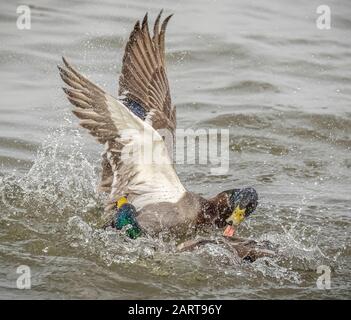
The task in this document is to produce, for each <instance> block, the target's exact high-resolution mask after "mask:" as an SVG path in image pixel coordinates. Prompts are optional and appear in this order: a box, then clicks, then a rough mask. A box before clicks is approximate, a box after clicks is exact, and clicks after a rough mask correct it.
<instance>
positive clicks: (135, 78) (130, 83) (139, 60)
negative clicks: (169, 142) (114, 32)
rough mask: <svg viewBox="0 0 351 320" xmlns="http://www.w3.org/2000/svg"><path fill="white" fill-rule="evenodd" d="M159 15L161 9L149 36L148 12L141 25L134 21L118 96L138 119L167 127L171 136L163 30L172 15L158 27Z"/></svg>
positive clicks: (171, 112)
mask: <svg viewBox="0 0 351 320" xmlns="http://www.w3.org/2000/svg"><path fill="white" fill-rule="evenodd" d="M161 14H162V11H161V12H160V14H159V15H158V17H157V18H156V21H155V25H154V30H153V36H152V37H151V35H150V32H149V27H148V16H147V14H146V15H145V17H144V19H143V21H142V23H141V25H140V22H139V21H137V22H136V24H135V26H134V29H133V31H132V32H131V34H130V36H129V40H128V43H127V45H126V49H125V53H124V57H123V65H122V73H121V76H120V78H119V96H120V97H123V99H124V100H123V103H124V104H125V105H126V106H127V107H128V108H129V109H130V110H131V111H133V112H134V113H135V114H136V115H138V116H139V117H140V118H141V119H143V120H145V119H148V120H149V121H150V123H151V125H152V126H153V128H154V129H156V130H158V129H166V130H169V131H170V133H171V134H172V135H173V131H174V130H175V127H176V114H175V108H174V107H173V108H172V103H171V95H170V90H169V84H168V79H167V75H166V65H165V31H166V27H167V24H168V21H169V19H170V18H171V16H172V15H170V16H168V17H167V18H166V19H165V20H164V21H163V22H162V24H161V26H160V19H161Z"/></svg>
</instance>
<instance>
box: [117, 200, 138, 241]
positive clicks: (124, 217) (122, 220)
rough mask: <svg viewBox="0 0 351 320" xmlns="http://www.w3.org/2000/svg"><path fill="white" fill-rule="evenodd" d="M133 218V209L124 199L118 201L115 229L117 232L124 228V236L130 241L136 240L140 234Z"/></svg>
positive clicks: (134, 214) (134, 211) (134, 212)
mask: <svg viewBox="0 0 351 320" xmlns="http://www.w3.org/2000/svg"><path fill="white" fill-rule="evenodd" d="M135 217H136V210H135V207H134V206H133V205H132V204H130V203H128V202H127V200H126V198H124V197H123V198H121V199H120V200H118V202H117V212H116V216H115V227H116V229H117V230H122V229H123V228H126V234H127V236H128V237H129V238H131V239H136V238H138V237H139V236H140V235H141V232H142V231H141V228H140V227H139V225H138V222H137V221H136V218H135Z"/></svg>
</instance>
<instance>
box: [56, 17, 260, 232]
mask: <svg viewBox="0 0 351 320" xmlns="http://www.w3.org/2000/svg"><path fill="white" fill-rule="evenodd" d="M161 13H162V11H161V12H160V14H159V15H158V17H157V18H156V21H155V24H154V27H153V35H151V34H150V32H149V27H148V17H147V14H146V15H145V17H144V19H143V21H142V23H141V24H140V22H139V21H137V22H136V24H135V26H134V29H133V31H132V32H131V34H130V37H129V40H128V42H127V45H126V48H125V53H124V57H123V65H122V72H121V76H120V78H119V92H118V98H114V97H113V96H111V95H109V94H108V93H106V92H105V91H104V90H103V89H102V88H100V87H99V86H97V85H96V84H94V83H92V82H91V81H90V80H88V79H87V78H86V77H85V76H83V75H82V74H81V73H80V72H78V71H77V70H76V69H75V68H74V67H72V66H71V65H70V64H69V63H68V62H67V61H66V60H65V59H64V58H63V62H64V66H63V67H60V66H59V67H58V68H59V71H60V75H61V78H62V80H63V81H64V82H65V83H66V84H67V85H68V87H67V88H63V90H64V92H65V93H66V94H67V98H68V100H69V101H70V102H71V103H72V104H73V105H74V108H73V113H74V114H75V115H76V116H77V117H78V118H79V119H80V125H81V126H82V127H84V128H86V129H88V130H89V132H90V133H91V134H92V135H93V136H94V137H96V139H97V140H98V141H99V142H100V143H101V144H104V145H105V151H104V153H103V154H102V178H101V183H100V188H99V190H100V191H101V192H107V193H109V198H108V201H107V204H106V207H105V214H104V221H106V222H108V223H109V224H111V223H112V221H113V216H114V209H115V208H116V204H118V207H119V208H121V207H122V208H123V206H125V205H126V202H127V201H126V198H125V197H127V198H128V205H129V206H130V208H132V210H131V211H130V212H129V211H128V210H127V211H126V212H127V218H128V219H129V220H130V219H131V220H132V221H133V222H135V223H136V225H138V226H140V228H141V229H143V230H145V231H146V232H148V233H151V234H154V233H157V232H159V231H161V230H164V229H168V230H171V231H172V230H179V229H182V228H183V230H184V228H186V229H189V228H192V227H197V226H201V225H213V226H217V227H223V226H225V225H226V224H239V223H240V222H241V221H242V220H243V219H244V218H245V217H247V216H248V215H250V214H251V213H252V212H253V211H254V210H255V209H256V206H257V193H256V191H255V190H254V189H253V188H243V189H232V190H228V191H225V192H221V193H219V194H218V195H217V196H215V197H214V198H211V199H205V198H203V197H201V196H200V195H197V194H195V193H193V192H189V191H187V190H186V189H185V188H184V186H183V185H182V183H181V182H180V180H179V178H178V175H177V173H176V171H175V169H174V166H173V165H172V162H171V160H170V159H171V156H170V154H171V153H172V152H171V153H170V152H169V150H168V149H167V145H166V142H165V140H164V139H163V136H164V133H165V132H168V133H170V134H171V135H173V133H174V131H175V128H176V110H175V107H174V106H173V105H172V102H171V95H170V90H169V84H168V79H167V75H166V64H165V30H166V26H167V24H168V21H169V19H170V18H171V16H168V17H167V18H166V19H165V20H163V21H162V22H161ZM126 208H127V207H126ZM128 212H129V213H128ZM128 214H129V216H128ZM128 219H127V220H128Z"/></svg>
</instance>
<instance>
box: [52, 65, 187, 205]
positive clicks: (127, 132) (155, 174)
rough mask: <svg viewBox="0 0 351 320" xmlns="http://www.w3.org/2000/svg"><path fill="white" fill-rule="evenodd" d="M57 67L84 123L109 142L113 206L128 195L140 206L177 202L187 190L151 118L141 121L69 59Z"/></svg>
mask: <svg viewBox="0 0 351 320" xmlns="http://www.w3.org/2000/svg"><path fill="white" fill-rule="evenodd" d="M63 62H64V64H65V67H60V66H59V67H58V68H59V70H60V75H61V78H62V80H63V81H64V82H65V83H66V84H67V85H68V86H69V88H64V89H63V90H64V92H65V93H66V95H67V98H68V100H69V101H70V102H71V103H72V104H73V105H74V106H75V107H74V109H73V113H74V114H75V115H76V116H77V117H78V118H79V119H80V125H81V126H82V127H84V128H86V129H88V130H89V132H90V134H92V135H93V136H94V137H96V138H97V140H98V141H99V142H100V143H103V144H105V147H106V152H105V157H104V162H107V164H108V165H109V166H110V167H111V170H112V173H113V176H112V177H110V179H112V188H111V192H110V197H109V203H108V204H107V206H106V211H109V209H111V207H112V206H113V204H114V203H115V201H116V200H117V199H118V198H119V197H121V196H123V195H127V196H128V199H129V200H130V202H132V203H133V204H134V205H135V206H136V208H137V210H140V209H142V208H143V207H144V206H146V205H147V204H151V203H158V202H164V201H166V202H177V201H178V200H179V199H180V198H181V197H182V196H183V195H184V193H185V188H184V187H183V185H182V184H181V182H180V180H179V178H178V176H177V174H176V172H175V170H174V168H173V166H172V164H171V161H170V158H169V155H168V152H167V150H166V146H165V143H164V141H163V139H162V137H161V136H160V135H159V134H158V132H157V131H155V130H154V129H153V128H152V126H151V125H150V122H149V120H148V119H146V121H142V120H141V119H140V118H139V117H137V116H135V115H134V114H133V113H132V112H130V111H129V110H128V109H127V108H126V107H125V105H124V104H122V103H121V102H120V101H118V100H117V99H115V98H114V97H112V96H111V95H109V94H107V93H106V92H104V90H102V89H101V88H100V87H98V86H97V85H95V84H93V83H92V82H91V81H89V80H88V79H87V78H86V77H84V76H83V75H81V74H80V73H79V72H78V71H77V70H76V69H74V68H73V67H72V66H71V65H70V64H69V63H68V62H67V61H66V60H65V59H63Z"/></svg>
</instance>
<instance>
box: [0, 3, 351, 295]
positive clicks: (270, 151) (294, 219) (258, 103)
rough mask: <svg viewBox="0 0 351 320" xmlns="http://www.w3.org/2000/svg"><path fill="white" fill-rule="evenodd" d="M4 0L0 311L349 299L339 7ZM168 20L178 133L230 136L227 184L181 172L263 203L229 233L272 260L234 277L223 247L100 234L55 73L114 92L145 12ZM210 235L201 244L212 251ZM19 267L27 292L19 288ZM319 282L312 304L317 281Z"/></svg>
mask: <svg viewBox="0 0 351 320" xmlns="http://www.w3.org/2000/svg"><path fill="white" fill-rule="evenodd" d="M25 3H27V4H29V5H30V6H31V9H32V28H31V30H18V29H17V28H16V18H17V15H16V8H17V5H18V4H23V2H21V3H17V2H16V1H5V0H1V2H0V6H1V10H0V75H1V77H0V79H1V86H0V97H1V98H0V101H1V104H0V298H11V299H12V298H99V299H101V298H127V299H128V298H218V299H239V298H253V299H256V298H264V299H270V298H293V299H299V298H307V299H309V298H317V299H321V298H342V299H347V298H348V299H349V298H351V283H350V275H351V272H350V263H351V258H350V257H351V248H350V227H351V219H350V214H351V213H350V210H351V198H350V194H351V156H350V155H351V153H350V151H351V72H350V70H351V49H350V39H351V4H350V2H349V1H348V0H343V1H329V5H330V7H331V14H332V15H331V29H330V30H320V29H318V28H317V27H316V18H317V13H316V8H317V7H318V5H320V3H319V2H318V1H308V2H306V1H293V2H292V1H287V0H286V1H281V0H280V1H278V0H276V1H230V0H222V1H219V0H218V1H209V0H206V1H200V0H198V1H195V0H194V1H178V2H177V1H161V0H160V1H145V0H144V1H141V0H132V1H116V0H103V1H87V0H85V1H67V0H64V1H58V0H51V1H44V0H39V1H34V0H33V1H30V0H29V1H25ZM161 8H164V9H165V12H166V13H167V14H168V13H175V15H174V17H173V18H172V20H171V22H170V24H169V29H168V34H167V43H166V45H167V55H166V58H167V64H168V74H169V79H170V84H171V89H172V97H173V102H174V103H175V104H176V106H177V118H178V127H180V128H228V129H229V130H230V170H229V173H228V174H227V175H225V176H213V175H210V174H209V173H210V166H209V165H208V166H206V165H191V166H190V165H188V166H185V165H183V166H182V165H178V168H177V170H178V173H179V175H180V178H181V180H182V182H183V183H184V184H185V185H186V187H187V188H188V189H189V190H191V191H195V192H198V193H201V194H203V195H205V196H210V195H213V194H215V193H217V192H219V191H221V190H226V189H229V188H233V187H238V186H246V185H252V186H254V187H255V188H256V189H257V190H258V192H259V195H260V205H259V207H258V209H257V211H256V214H255V215H253V217H252V219H250V221H248V222H247V223H246V224H245V225H244V226H243V227H242V228H241V229H240V230H239V231H238V232H239V234H240V235H241V236H244V237H250V238H253V239H258V240H267V239H268V240H270V241H271V242H273V243H274V244H275V245H277V246H278V248H279V251H280V253H281V255H280V256H279V258H274V259H271V258H266V259H261V260H257V261H256V262H254V263H253V264H243V263H238V261H237V260H236V259H235V257H233V256H232V254H231V252H230V251H228V250H226V248H223V247H221V246H220V245H214V244H208V245H206V246H204V247H203V248H201V249H199V250H197V251H195V252H191V253H190V252H185V253H177V252H176V251H175V244H176V241H175V240H174V241H173V240H172V241H169V240H167V241H166V240H164V239H163V235H161V236H160V238H159V239H151V238H139V239H137V240H135V241H132V240H129V239H126V238H125V237H123V236H122V235H119V234H117V233H116V232H113V231H103V230H101V229H99V228H98V225H99V221H100V220H99V215H100V214H101V212H102V210H103V201H104V198H103V196H101V195H98V194H97V193H96V191H95V189H96V185H97V182H98V177H99V170H100V164H99V155H100V152H101V151H102V147H101V146H99V145H97V144H96V143H95V141H94V139H92V138H91V137H90V136H89V135H88V134H87V133H86V132H85V131H83V130H81V129H78V126H77V121H76V119H75V118H74V117H73V115H72V114H71V113H70V105H69V103H68V102H67V100H66V99H65V98H64V95H63V93H62V90H61V89H60V88H61V86H62V82H61V81H60V79H59V76H58V72H57V69H56V65H57V64H58V63H60V57H61V55H65V56H67V57H68V58H69V59H70V61H72V62H73V63H74V64H75V65H76V66H77V67H79V69H80V70H82V72H83V73H85V74H86V75H88V76H89V77H90V78H91V79H93V80H94V81H96V82H97V83H98V84H100V85H101V86H103V87H104V88H106V90H108V91H109V92H111V93H112V94H116V93H117V79H118V76H119V71H120V68H121V58H122V55H123V49H124V45H125V43H126V40H127V37H128V34H129V32H130V30H131V28H132V26H133V24H134V22H135V20H136V19H140V18H142V16H143V15H144V13H145V12H146V11H148V12H149V14H150V16H151V18H154V17H155V16H156V14H157V13H158V11H159V9H161ZM220 234H221V231H214V233H213V235H211V236H212V237H214V238H216V237H220ZM19 265H28V266H30V268H31V272H32V289H31V290H18V289H17V288H16V279H17V277H18V274H16V268H17V267H18V266H19ZM320 265H326V266H329V267H330V268H331V289H330V290H320V289H318V288H317V285H316V280H317V278H318V276H319V274H317V272H316V269H317V267H318V266H320Z"/></svg>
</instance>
